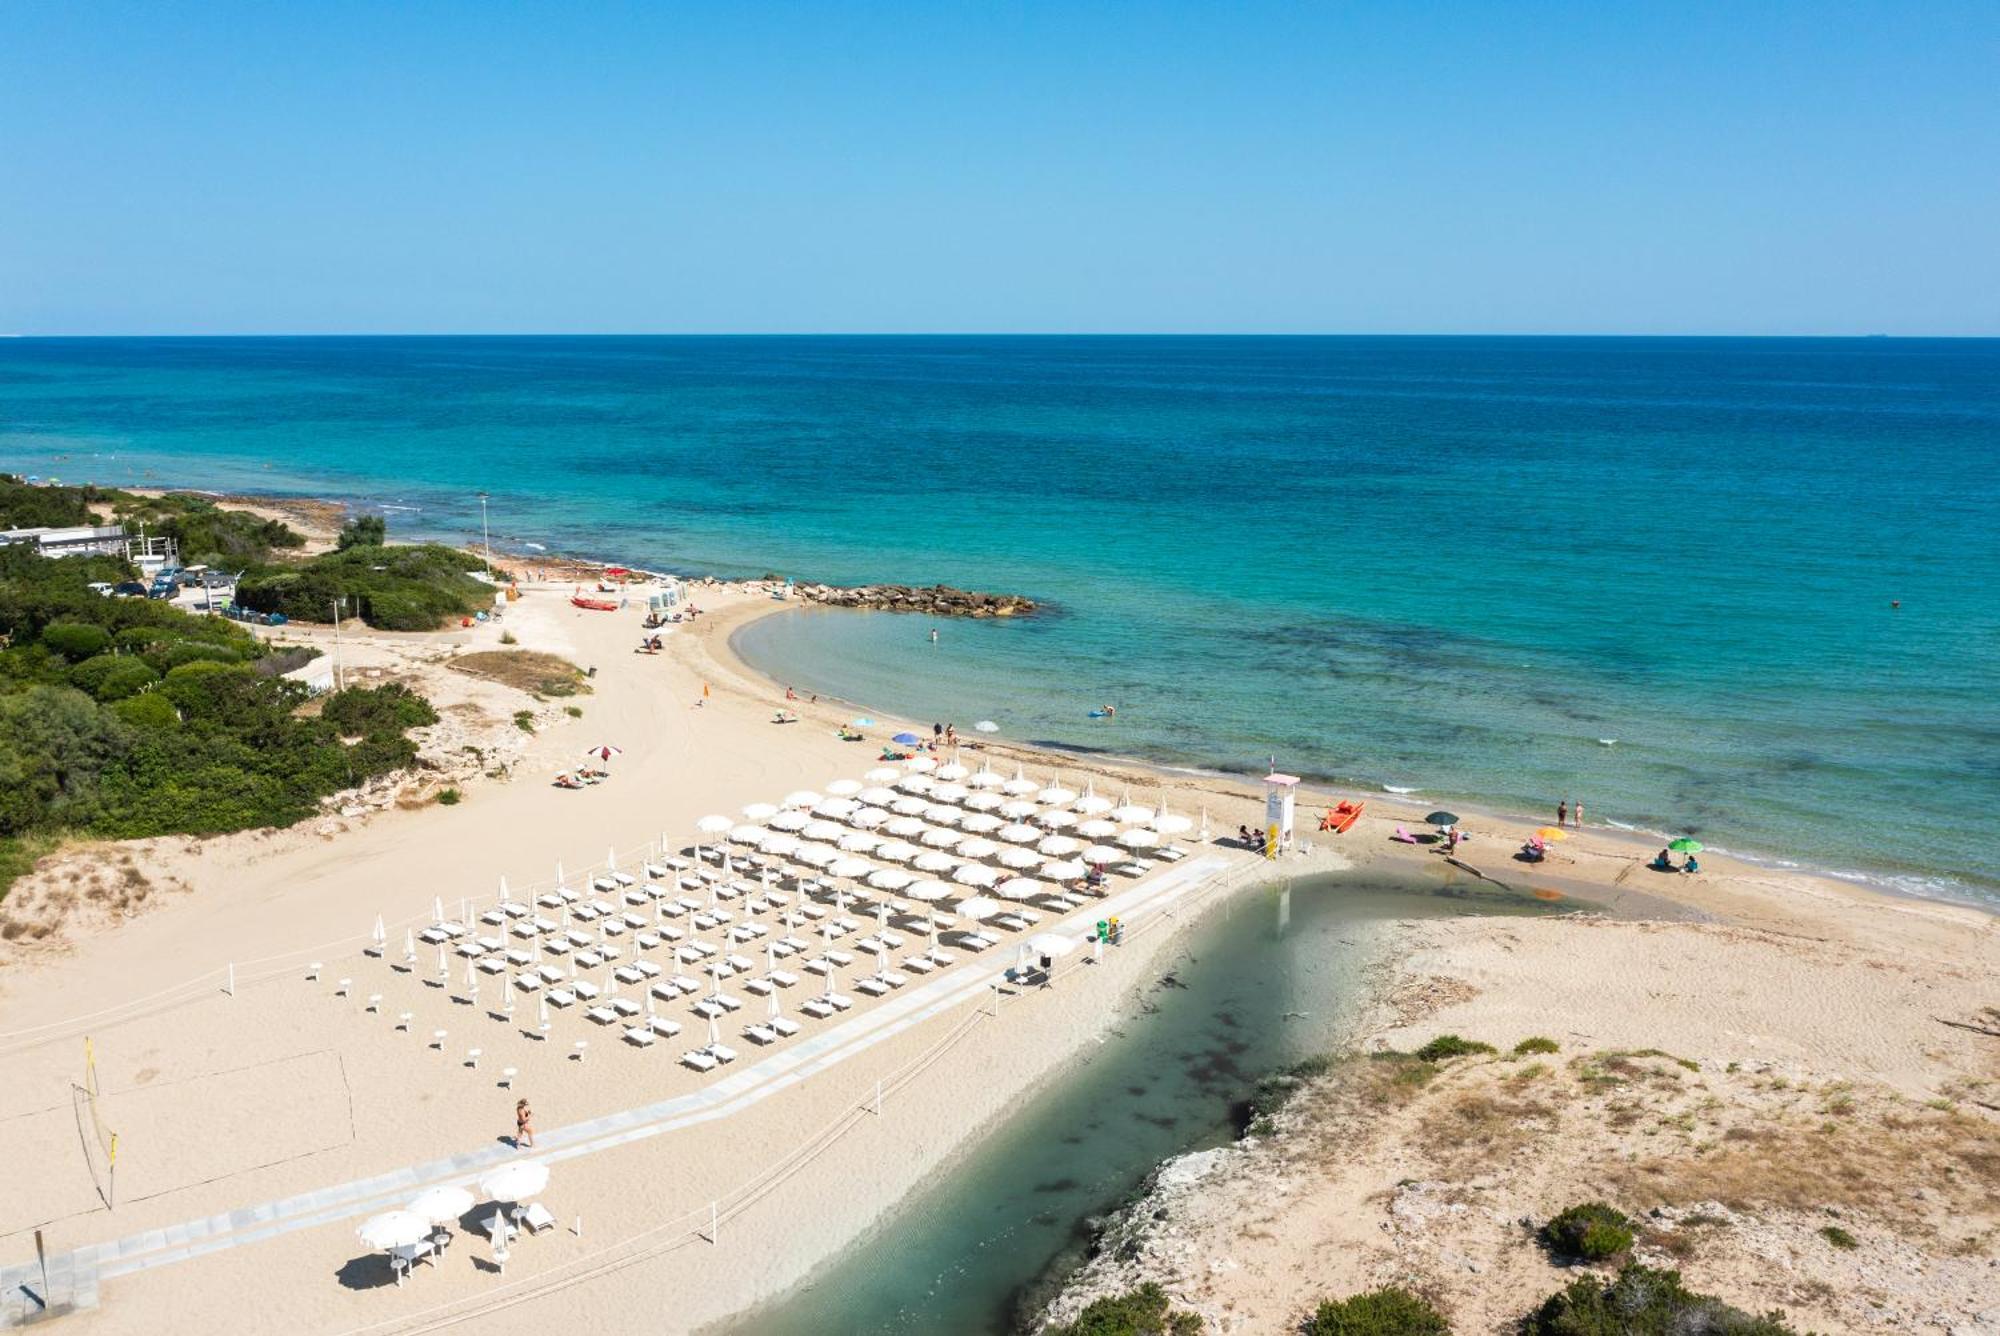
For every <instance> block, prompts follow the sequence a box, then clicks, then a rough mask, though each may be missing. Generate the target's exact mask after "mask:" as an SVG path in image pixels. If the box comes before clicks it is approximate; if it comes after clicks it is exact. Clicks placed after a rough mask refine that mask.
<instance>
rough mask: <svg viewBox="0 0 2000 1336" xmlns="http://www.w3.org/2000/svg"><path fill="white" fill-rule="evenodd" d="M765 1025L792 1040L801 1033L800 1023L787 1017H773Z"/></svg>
mask: <svg viewBox="0 0 2000 1336" xmlns="http://www.w3.org/2000/svg"><path fill="white" fill-rule="evenodd" d="M764 1024H766V1025H768V1026H770V1027H771V1028H772V1029H773V1030H776V1031H777V1032H778V1033H779V1034H780V1035H782V1036H783V1037H785V1038H786V1039H789V1038H791V1037H792V1036H793V1035H795V1034H797V1033H798V1032H799V1023H798V1022H797V1021H795V1020H792V1019H790V1018H789V1017H785V1016H773V1017H771V1019H770V1020H768V1021H765V1022H764Z"/></svg>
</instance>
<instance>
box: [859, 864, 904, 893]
mask: <svg viewBox="0 0 2000 1336" xmlns="http://www.w3.org/2000/svg"><path fill="white" fill-rule="evenodd" d="M915 880H916V878H915V877H912V876H911V875H910V874H909V873H907V872H905V871H903V870H902V869H901V868H898V867H885V868H879V869H877V870H876V871H874V872H871V873H869V874H868V884H869V885H870V886H873V887H874V888H875V889H876V890H878V891H900V890H902V889H903V888H904V887H905V886H908V885H909V884H910V883H911V882H913V881H915Z"/></svg>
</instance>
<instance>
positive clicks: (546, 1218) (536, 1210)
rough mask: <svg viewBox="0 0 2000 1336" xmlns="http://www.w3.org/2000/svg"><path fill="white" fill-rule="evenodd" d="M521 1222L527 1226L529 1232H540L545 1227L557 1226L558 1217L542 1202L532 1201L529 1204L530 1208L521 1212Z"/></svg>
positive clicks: (552, 1227)
mask: <svg viewBox="0 0 2000 1336" xmlns="http://www.w3.org/2000/svg"><path fill="white" fill-rule="evenodd" d="M521 1223H522V1224H523V1225H525V1226H527V1229H528V1232H529V1233H531V1234H539V1233H541V1232H542V1231H543V1230H545V1229H554V1228H555V1227H556V1217H555V1214H554V1213H553V1212H551V1211H550V1210H549V1208H548V1207H546V1206H544V1205H542V1204H541V1203H540V1202H531V1203H529V1205H528V1209H527V1210H525V1211H523V1212H521Z"/></svg>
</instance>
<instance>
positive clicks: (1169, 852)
mask: <svg viewBox="0 0 2000 1336" xmlns="http://www.w3.org/2000/svg"><path fill="white" fill-rule="evenodd" d="M1187 856H1188V851H1187V850H1185V849H1183V848H1181V846H1180V845H1178V844H1168V845H1162V846H1161V848H1160V850H1159V857H1161V858H1164V859H1166V860H1167V861H1168V862H1169V863H1178V862H1180V861H1181V860H1182V859H1183V858H1186V857H1187Z"/></svg>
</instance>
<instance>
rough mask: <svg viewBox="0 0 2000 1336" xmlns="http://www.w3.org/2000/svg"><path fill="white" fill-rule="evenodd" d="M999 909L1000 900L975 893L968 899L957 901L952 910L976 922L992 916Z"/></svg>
mask: <svg viewBox="0 0 2000 1336" xmlns="http://www.w3.org/2000/svg"><path fill="white" fill-rule="evenodd" d="M1000 909H1001V904H1000V902H999V901H998V900H995V899H993V898H992V897H991V896H986V895H975V896H973V897H972V898H971V899H970V900H961V901H959V902H958V908H957V910H956V911H954V912H956V913H959V914H963V915H965V917H967V918H969V919H971V920H972V921H973V922H975V923H976V922H978V921H980V920H981V919H989V918H992V917H993V916H994V915H995V914H997V913H999V912H1000Z"/></svg>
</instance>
